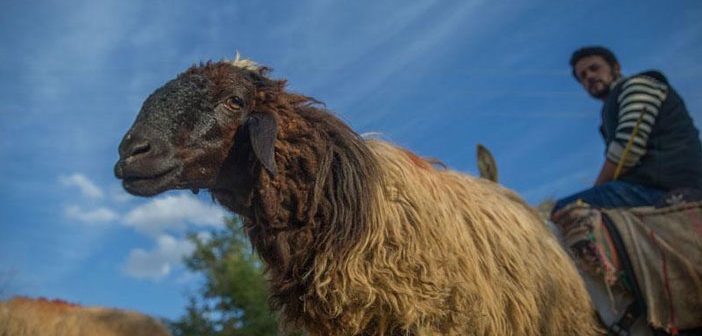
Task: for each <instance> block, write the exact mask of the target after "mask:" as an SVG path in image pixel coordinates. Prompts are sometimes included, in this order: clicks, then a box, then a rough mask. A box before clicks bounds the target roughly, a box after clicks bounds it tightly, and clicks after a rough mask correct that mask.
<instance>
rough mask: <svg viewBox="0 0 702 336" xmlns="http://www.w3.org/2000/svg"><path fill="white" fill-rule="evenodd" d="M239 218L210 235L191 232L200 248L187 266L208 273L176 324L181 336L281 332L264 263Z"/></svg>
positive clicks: (253, 335) (173, 325)
mask: <svg viewBox="0 0 702 336" xmlns="http://www.w3.org/2000/svg"><path fill="white" fill-rule="evenodd" d="M240 223H241V222H240V220H239V219H238V218H233V219H228V220H227V221H226V227H225V228H224V229H222V230H216V231H213V232H211V234H210V236H209V237H208V238H206V239H203V237H199V236H198V235H195V234H191V235H190V236H189V238H190V240H191V241H192V242H193V243H194V244H195V251H194V252H193V254H192V255H191V256H189V257H186V259H185V264H186V266H187V267H188V268H189V269H190V270H191V271H193V272H197V273H200V274H202V275H203V276H204V284H203V286H202V288H200V290H199V293H198V294H196V295H192V296H191V297H190V302H189V304H188V307H187V311H186V314H185V315H184V316H182V317H181V318H180V319H178V320H177V321H174V322H171V323H170V325H171V329H172V332H173V334H174V335H175V336H225V335H226V336H236V335H247V336H249V335H251V336H258V335H261V336H267V335H276V334H277V329H278V323H277V318H276V316H275V314H274V313H272V312H271V311H270V310H269V308H268V304H267V301H266V300H267V297H268V290H267V287H266V281H265V278H264V276H263V267H262V264H261V261H260V260H259V259H258V257H257V256H256V255H255V254H254V253H253V252H252V248H251V245H250V244H249V241H248V239H247V237H246V236H245V235H244V233H243V231H242V230H241V228H240Z"/></svg>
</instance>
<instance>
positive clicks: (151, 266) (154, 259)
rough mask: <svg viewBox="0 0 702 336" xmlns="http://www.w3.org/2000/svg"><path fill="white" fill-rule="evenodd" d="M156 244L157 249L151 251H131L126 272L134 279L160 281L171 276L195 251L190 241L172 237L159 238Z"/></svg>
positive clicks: (163, 236)
mask: <svg viewBox="0 0 702 336" xmlns="http://www.w3.org/2000/svg"><path fill="white" fill-rule="evenodd" d="M156 244H157V246H156V248H155V249H154V250H151V251H145V250H143V249H140V248H137V249H133V250H132V251H130V252H129V257H128V258H127V262H126V264H125V266H124V272H125V273H126V274H127V275H129V276H131V277H134V278H138V279H151V280H154V281H158V280H160V279H163V278H164V277H166V276H167V275H169V274H170V273H171V272H172V271H173V269H174V268H175V267H176V266H178V265H179V264H180V263H181V261H182V259H183V257H184V256H186V255H189V254H191V253H192V252H193V250H194V249H195V246H194V245H193V244H192V243H191V242H190V241H188V240H186V239H182V240H179V239H176V238H174V237H172V236H170V235H160V236H158V237H157V238H156Z"/></svg>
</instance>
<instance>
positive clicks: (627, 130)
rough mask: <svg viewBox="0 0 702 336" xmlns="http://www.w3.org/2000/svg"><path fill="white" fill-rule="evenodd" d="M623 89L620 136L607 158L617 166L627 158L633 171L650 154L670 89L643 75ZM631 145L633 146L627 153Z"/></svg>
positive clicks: (620, 105) (620, 106)
mask: <svg viewBox="0 0 702 336" xmlns="http://www.w3.org/2000/svg"><path fill="white" fill-rule="evenodd" d="M621 90H622V91H621V93H620V94H619V97H617V104H618V106H619V116H618V123H617V128H616V133H615V135H614V141H612V142H611V143H610V144H609V147H608V148H607V159H609V160H610V161H612V162H614V163H617V164H619V163H620V161H622V159H623V160H624V162H623V166H624V167H626V168H629V167H633V166H634V165H636V164H637V163H638V162H639V161H640V159H641V158H642V157H643V156H644V155H645V154H646V147H647V143H648V140H649V135H650V134H651V131H652V130H653V126H654V125H655V123H656V118H657V117H658V113H659V112H660V109H661V105H662V104H663V101H664V100H665V98H666V97H667V95H668V86H667V85H666V84H665V83H663V82H660V81H658V80H656V79H654V78H652V77H648V76H644V75H639V76H635V77H631V78H628V79H626V80H625V81H624V83H623V84H622V88H621ZM637 124H638V126H637ZM635 130H636V131H635ZM629 142H631V145H630V146H629V149H628V151H626V154H625V153H624V152H625V148H626V147H627V145H628V144H629Z"/></svg>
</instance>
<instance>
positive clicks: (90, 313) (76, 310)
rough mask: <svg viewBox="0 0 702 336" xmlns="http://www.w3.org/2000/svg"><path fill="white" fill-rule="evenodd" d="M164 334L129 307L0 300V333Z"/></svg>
mask: <svg viewBox="0 0 702 336" xmlns="http://www.w3.org/2000/svg"><path fill="white" fill-rule="evenodd" d="M93 335H100V336H168V335H170V333H169V332H168V331H167V329H166V327H165V326H164V325H163V324H162V323H161V322H159V321H157V320H155V319H153V318H151V317H149V316H146V315H143V314H140V313H137V312H133V311H126V310H119V309H111V308H103V307H81V306H79V305H76V304H71V303H68V302H66V301H62V300H51V301H49V300H46V299H30V298H26V297H15V298H13V299H11V300H8V301H5V302H0V336H93Z"/></svg>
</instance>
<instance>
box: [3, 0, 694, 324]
mask: <svg viewBox="0 0 702 336" xmlns="http://www.w3.org/2000/svg"><path fill="white" fill-rule="evenodd" d="M0 8H2V11H0V46H1V47H0V297H8V296H12V295H29V296H45V297H50V298H63V299H66V300H69V301H74V302H78V303H82V304H88V305H103V306H114V307H123V308H130V309H137V310H140V311H144V312H146V313H149V314H154V315H158V316H164V317H169V318H176V317H178V316H179V315H180V314H182V313H183V312H184V306H185V304H186V294H187V293H188V292H192V291H193V290H196V289H197V285H198V278H197V276H195V275H193V274H190V273H188V272H187V271H186V270H185V269H184V268H183V266H182V263H181V262H180V260H181V257H182V256H183V255H184V254H187V253H189V252H190V251H191V250H192V246H191V245H190V244H189V243H188V242H187V241H185V240H184V235H185V233H186V232H206V231H207V230H210V229H212V228H215V227H221V226H222V217H223V216H225V215H226V213H225V212H224V211H223V210H221V209H220V208H219V207H217V206H216V205H214V204H212V202H211V201H210V200H209V195H207V194H206V193H205V194H201V195H199V196H197V197H195V196H193V195H191V194H187V193H179V192H170V193H166V194H164V195H161V196H159V197H156V198H153V199H142V198H136V197H132V196H129V195H127V194H125V193H124V192H123V191H122V190H121V187H120V185H119V183H118V181H117V180H116V179H115V178H114V176H113V171H112V167H113V164H114V162H115V161H116V159H117V145H118V143H119V141H120V140H121V136H122V135H123V133H124V132H125V131H126V130H127V129H128V128H129V126H130V125H131V123H132V121H133V120H134V117H135V116H136V114H137V112H138V111H139V108H140V106H141V103H142V102H143V100H144V99H145V98H146V97H147V96H148V95H149V94H150V93H151V92H152V91H153V90H154V89H156V88H157V87H158V86H160V85H161V84H163V83H164V82H165V81H166V80H168V79H171V78H173V77H175V75H176V74H177V73H179V72H180V71H183V70H185V69H186V68H187V67H188V66H190V65H191V64H193V63H197V62H200V61H206V60H208V59H213V60H219V59H222V58H231V57H232V56H233V55H234V53H235V51H236V50H239V51H240V52H241V53H242V55H243V56H245V57H247V58H251V59H253V60H255V61H258V62H259V63H262V64H266V65H269V66H271V67H272V68H273V69H274V72H273V73H272V75H271V76H272V77H274V78H286V79H288V81H289V88H290V90H293V91H296V92H300V93H303V94H306V95H309V96H313V97H315V98H317V99H319V100H320V101H322V102H324V103H326V106H327V107H328V108H329V109H331V110H333V111H335V113H337V114H338V115H339V116H340V117H341V118H342V119H343V120H345V121H347V122H348V123H349V124H350V125H351V126H352V127H353V128H354V129H356V130H357V131H358V132H360V133H364V132H380V133H382V134H383V137H384V138H385V139H387V140H389V141H392V142H395V143H397V144H399V145H401V146H404V147H406V148H409V149H411V150H413V151H415V152H416V153H418V154H420V155H423V156H430V157H435V158H438V159H440V160H442V161H443V162H445V163H446V164H448V165H449V166H450V167H451V168H452V169H456V170H461V171H465V172H467V173H470V174H475V173H476V168H475V166H476V163H475V145H476V143H483V144H485V145H486V146H488V147H489V148H490V149H491V150H492V152H493V154H494V155H495V157H496V159H497V161H498V164H499V173H500V178H501V182H502V183H503V184H505V185H506V186H508V187H510V188H512V189H514V190H516V191H518V192H519V193H520V194H522V195H523V196H524V197H525V198H526V199H527V200H528V201H529V202H530V203H532V204H536V203H538V202H540V201H541V200H543V199H545V198H548V197H562V196H566V195H567V194H569V193H572V192H575V191H577V190H579V189H583V188H585V187H587V186H588V185H590V184H591V183H592V181H593V180H594V178H595V177H596V174H597V172H598V169H599V167H600V165H601V162H602V156H603V151H604V147H603V145H602V142H601V139H600V138H599V135H598V132H597V127H598V125H599V120H598V116H599V108H600V104H599V102H598V101H595V100H592V99H590V98H589V97H588V96H587V95H586V94H585V93H584V92H583V91H582V90H581V88H580V87H579V86H578V85H577V83H576V82H575V81H574V80H573V79H572V77H571V75H570V69H569V68H568V64H567V61H568V58H569V56H570V53H571V52H572V51H573V50H574V49H575V48H577V47H579V46H582V45H586V44H602V45H606V46H609V47H610V48H612V49H613V50H614V51H615V52H616V54H617V55H618V57H619V59H620V61H621V63H622V67H623V71H624V72H625V74H632V73H636V72H638V71H643V70H646V69H651V68H656V69H660V70H662V71H663V72H664V73H665V74H666V75H667V76H668V77H669V79H670V81H671V82H672V84H673V86H674V87H675V88H676V89H677V90H678V91H679V93H680V94H681V95H682V96H683V98H684V99H685V101H686V103H687V105H688V107H689V109H690V111H691V114H692V116H693V119H695V121H696V123H697V125H698V126H699V125H700V120H702V65H701V63H700V60H702V21H701V20H700V18H701V17H702V3H700V2H699V1H669V2H663V1H616V2H613V1H538V0H533V1H508V2H507V1H473V0H471V1H440V0H419V1H412V2H408V1H337V2H332V1H312V0H309V1H308V0H300V1H295V2H292V1H290V2H282V1H281V2H278V1H267V2H264V1H238V2H224V1H221V2H218V1H197V2H195V1H191V2H186V1H124V0H113V1H47V2H42V1H6V2H4V3H3V5H2V6H1V7H0Z"/></svg>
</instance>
